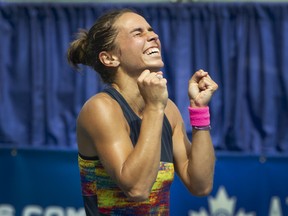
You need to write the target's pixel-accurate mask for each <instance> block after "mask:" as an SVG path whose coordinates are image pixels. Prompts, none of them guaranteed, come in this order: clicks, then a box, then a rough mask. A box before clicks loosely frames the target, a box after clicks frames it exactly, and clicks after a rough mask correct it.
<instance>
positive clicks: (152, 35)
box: [147, 31, 159, 41]
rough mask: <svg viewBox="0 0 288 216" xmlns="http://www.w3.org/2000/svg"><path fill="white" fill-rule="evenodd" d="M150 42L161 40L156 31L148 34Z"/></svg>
mask: <svg viewBox="0 0 288 216" xmlns="http://www.w3.org/2000/svg"><path fill="white" fill-rule="evenodd" d="M147 35H148V41H152V40H155V41H156V40H158V39H159V36H158V35H157V34H156V33H155V32H154V31H151V32H148V34H147Z"/></svg>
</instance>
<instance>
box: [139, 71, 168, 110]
mask: <svg viewBox="0 0 288 216" xmlns="http://www.w3.org/2000/svg"><path fill="white" fill-rule="evenodd" d="M137 84H138V88H139V91H140V94H141V95H142V97H143V99H144V101H145V103H146V106H151V107H155V108H160V109H163V110H164V109H165V107H166V105H167V101H168V90H167V80H166V79H165V78H163V73H162V72H161V71H159V72H150V70H144V71H143V72H142V73H141V74H140V76H139V77H138V80H137Z"/></svg>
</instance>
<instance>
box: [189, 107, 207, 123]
mask: <svg viewBox="0 0 288 216" xmlns="http://www.w3.org/2000/svg"><path fill="white" fill-rule="evenodd" d="M188 110H189V114H190V124H191V125H192V126H193V127H194V126H196V127H202V126H209V125H210V112H209V107H208V106H206V107H200V108H192V107H188Z"/></svg>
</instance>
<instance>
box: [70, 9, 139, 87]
mask: <svg viewBox="0 0 288 216" xmlns="http://www.w3.org/2000/svg"><path fill="white" fill-rule="evenodd" d="M128 12H133V13H135V11H133V10H131V9H127V8H125V9H120V10H113V11H110V12H108V13H106V14H104V15H102V16H100V17H99V18H98V19H97V21H96V22H95V23H94V25H93V26H92V27H91V28H90V30H89V31H87V30H84V29H80V30H79V32H78V34H77V37H76V39H75V40H74V41H72V43H71V44H70V47H69V48H68V52H67V59H68V62H69V64H70V65H72V66H73V67H74V68H76V69H79V64H83V65H87V66H90V67H91V68H93V69H94V70H95V71H96V72H98V73H99V74H100V76H101V79H102V80H103V82H105V83H112V82H113V80H114V77H115V72H116V71H115V69H114V68H112V69H111V68H108V67H106V66H105V65H103V64H102V62H101V61H100V60H99V53H100V52H102V51H112V50H114V49H116V48H117V47H116V44H115V38H116V36H117V34H118V30H117V29H116V28H115V26H114V23H115V22H116V20H117V19H118V18H119V17H120V16H122V15H123V14H124V13H128Z"/></svg>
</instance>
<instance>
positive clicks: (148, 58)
mask: <svg viewBox="0 0 288 216" xmlns="http://www.w3.org/2000/svg"><path fill="white" fill-rule="evenodd" d="M114 26H115V27H116V28H117V29H118V35H117V37H116V40H115V43H116V46H117V47H118V52H117V54H116V56H117V58H118V60H119V62H120V64H119V67H120V68H121V69H122V70H124V71H126V72H128V73H135V72H136V73H138V74H139V72H142V71H143V70H145V69H149V70H151V71H159V70H160V68H162V67H163V66H164V63H163V61H162V57H161V44H160V41H159V38H158V35H157V34H156V33H155V32H154V31H153V29H152V27H151V26H150V25H149V24H148V23H147V21H146V20H145V19H144V18H143V17H142V16H140V15H138V14H135V13H132V12H129V13H125V14H123V15H122V16H121V17H120V18H119V19H118V20H117V21H116V22H115V24H114Z"/></svg>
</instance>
